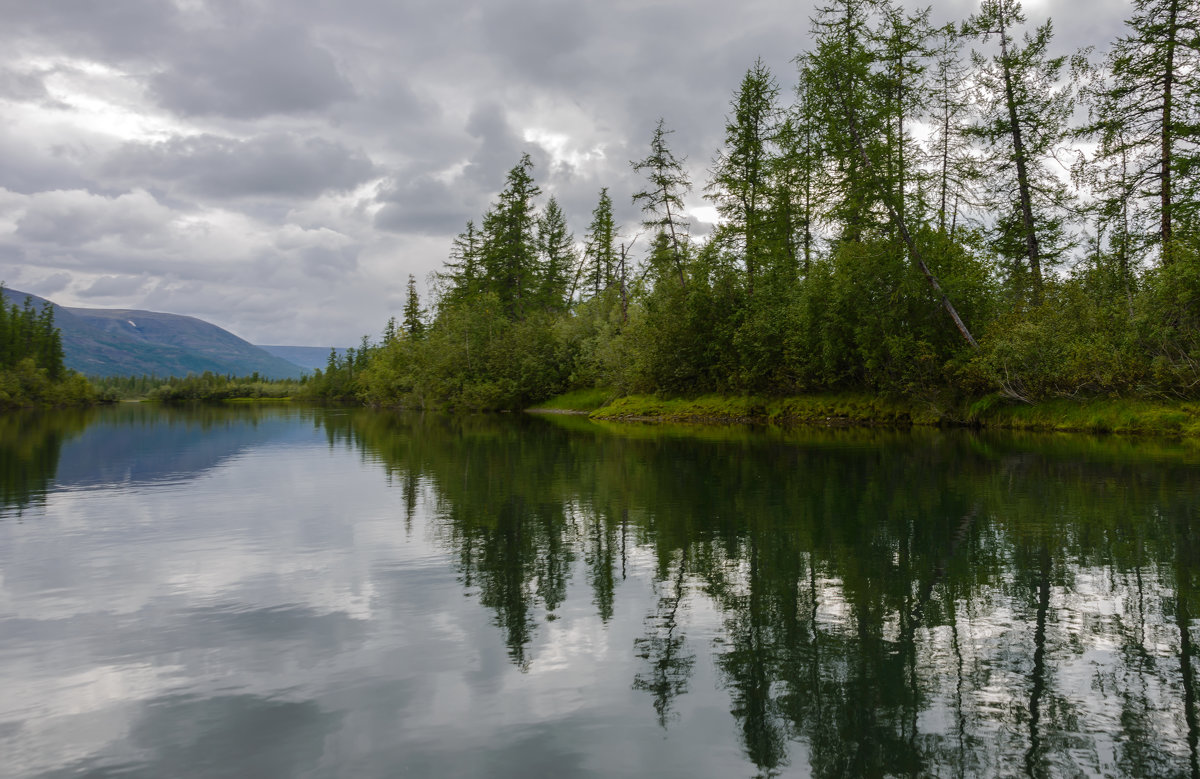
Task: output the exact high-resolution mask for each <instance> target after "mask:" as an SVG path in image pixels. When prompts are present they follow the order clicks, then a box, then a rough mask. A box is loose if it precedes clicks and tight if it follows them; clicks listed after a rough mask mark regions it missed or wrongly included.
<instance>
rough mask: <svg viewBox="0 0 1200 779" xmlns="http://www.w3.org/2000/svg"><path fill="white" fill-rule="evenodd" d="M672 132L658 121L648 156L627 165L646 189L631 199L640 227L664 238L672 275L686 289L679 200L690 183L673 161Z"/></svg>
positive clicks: (683, 224)
mask: <svg viewBox="0 0 1200 779" xmlns="http://www.w3.org/2000/svg"><path fill="white" fill-rule="evenodd" d="M672 132H674V130H668V129H666V122H665V121H664V120H662V119H659V120H658V125H657V126H655V128H654V134H653V135H652V136H651V138H650V153H649V154H648V155H646V157H644V158H643V159H641V160H637V161H633V162H630V163H629V164H630V165H632V166H633V169H634V170H635V171H636V172H638V173H642V174H644V175H645V177H646V185H647V186H646V189H643V190H642V191H640V192H637V193H635V194H634V196H633V202H634V204H635V205H640V206H641V208H642V213H644V214H646V218H645V219H644V220H643V221H642V225H643V226H644V227H647V228H649V229H651V230H653V231H655V232H662V233H664V234H665V235H666V236H667V239H668V242H669V245H670V250H671V261H672V264H673V265H674V269H675V274H676V276H677V277H678V279H679V284H680V286H686V285H687V280H686V277H685V275H684V261H685V258H686V256H687V241H688V227H689V225H688V222H687V220H686V219H684V217H683V214H684V205H683V198H684V196H685V195H686V194H687V193H688V192H689V191H691V188H692V182H691V180H690V179H689V178H688V175H687V172H686V171H684V169H683V160H680V159H677V158H676V157H675V154H674V153H673V152H672V151H671V147H670V146H669V145H668V144H667V136H668V135H670V134H671V133H672Z"/></svg>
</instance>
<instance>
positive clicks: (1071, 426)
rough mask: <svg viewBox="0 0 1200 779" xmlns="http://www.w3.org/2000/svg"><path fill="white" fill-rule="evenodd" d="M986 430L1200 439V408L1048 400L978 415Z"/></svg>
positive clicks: (993, 408) (1118, 401) (1177, 403)
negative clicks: (1118, 434) (1166, 436)
mask: <svg viewBox="0 0 1200 779" xmlns="http://www.w3.org/2000/svg"><path fill="white" fill-rule="evenodd" d="M977 421H978V423H979V424H981V425H982V426H984V427H989V428H1001V429H1010V430H1054V431H1063V432H1084V433H1120V434H1126V435H1169V436H1183V437H1189V438H1190V437H1200V405H1198V404H1196V403H1191V402H1183V401H1164V400H1126V399H1106V398H1101V399H1091V400H1084V401H1075V400H1047V401H1043V402H1041V403H1038V404H1036V405H1024V404H1020V405H1016V404H1011V405H1010V404H995V405H993V406H991V407H990V408H987V409H986V410H983V411H982V413H980V414H979V416H978V418H977Z"/></svg>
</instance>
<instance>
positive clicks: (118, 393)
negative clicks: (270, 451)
mask: <svg viewBox="0 0 1200 779" xmlns="http://www.w3.org/2000/svg"><path fill="white" fill-rule="evenodd" d="M90 380H91V382H92V384H93V385H94V386H95V387H96V389H97V390H98V391H99V393H100V396H101V397H102V398H104V399H105V400H108V401H118V400H157V401H164V402H178V401H193V400H200V401H209V400H240V399H259V400H261V399H283V398H296V397H301V396H303V393H304V385H305V383H306V381H307V379H306V378H305V377H302V378H300V379H267V378H264V377H262V376H260V375H259V374H258V373H252V374H251V375H249V376H230V375H223V374H217V373H213V372H212V371H205V372H204V373H201V374H190V375H188V376H183V377H179V376H167V377H160V376H93V377H91V379H90Z"/></svg>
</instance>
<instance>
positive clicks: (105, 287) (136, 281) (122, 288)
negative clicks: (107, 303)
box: [79, 276, 146, 298]
mask: <svg viewBox="0 0 1200 779" xmlns="http://www.w3.org/2000/svg"><path fill="white" fill-rule="evenodd" d="M145 285H146V279H145V278H144V277H142V276H101V277H100V278H98V279H96V280H95V281H93V282H92V284H91V286H89V287H88V288H87V289H84V290H81V291H80V293H79V295H80V297H85V298H92V297H116V296H123V297H124V296H130V295H135V294H137V293H138V292H139V291H140V290H141V289H142V287H144V286H145Z"/></svg>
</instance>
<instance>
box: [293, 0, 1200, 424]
mask: <svg viewBox="0 0 1200 779" xmlns="http://www.w3.org/2000/svg"><path fill="white" fill-rule="evenodd" d="M1172 9H1174V10H1173V11H1172ZM1195 11H1196V9H1195V3H1194V0H1138V1H1137V3H1135V11H1134V16H1133V18H1132V19H1131V21H1130V26H1131V30H1132V31H1133V32H1132V33H1131V35H1130V36H1128V37H1127V38H1122V39H1121V41H1119V42H1118V44H1117V45H1116V47H1115V48H1114V52H1113V54H1112V55H1111V57H1110V64H1111V69H1112V80H1111V83H1110V84H1108V85H1106V86H1104V85H1102V88H1101V87H1095V86H1093V84H1094V81H1095V80H1094V76H1095V72H1094V71H1092V70H1091V69H1090V68H1089V66H1088V65H1087V63H1086V62H1085V61H1084V57H1083V55H1082V54H1077V55H1075V56H1071V57H1068V56H1065V55H1062V54H1055V53H1053V52H1052V51H1051V48H1052V43H1053V36H1052V34H1051V33H1052V27H1051V25H1050V23H1049V22H1048V21H1047V22H1046V23H1044V24H1042V25H1040V26H1037V27H1033V28H1028V29H1027V28H1026V27H1025V24H1024V17H1023V14H1022V13H1021V9H1020V6H1019V4H1018V3H1016V2H1015V0H984V1H983V2H982V4H981V7H980V11H979V13H977V14H976V15H974V16H972V18H971V19H970V20H968V22H967V23H966V24H964V25H962V27H961V29H956V27H955V26H947V27H943V28H940V29H938V28H934V27H932V26H931V24H930V22H929V13H928V12H927V11H917V12H909V11H906V10H905V9H904V8H903V7H902V6H900V5H899V4H898V3H894V2H874V0H870V1H868V0H834V1H833V2H831V3H830V4H829V5H828V6H826V7H823V8H819V9H817V13H816V16H815V18H814V21H813V30H812V32H813V35H812V38H813V47H812V50H811V51H808V52H805V53H802V54H801V55H800V56H798V57H797V65H798V76H799V80H798V84H797V86H796V90H795V93H794V99H793V100H792V102H791V104H790V105H788V104H786V103H787V101H786V100H783V99H782V98H781V95H783V94H784V91H783V90H781V89H780V88H779V86H778V85H777V83H776V81H775V79H774V77H773V76H772V74H771V73H770V72H769V71H768V70H767V69H766V67H765V66H764V65H763V64H762V62H761V61H756V62H755V63H754V64H753V65H752V66H751V67H750V68H749V69H748V70H747V71H746V73H745V76H744V77H743V79H742V81H741V83H740V84H739V86H738V88H737V90H736V91H735V93H734V95H733V98H732V100H731V101H730V104H729V113H728V115H727V116H726V118H725V137H724V144H723V147H722V148H721V149H720V150H719V151H718V152H717V156H716V158H715V159H714V161H713V165H712V170H711V177H710V179H709V181H708V182H707V184H706V186H705V188H704V189H705V193H706V196H707V197H708V199H709V200H710V201H711V202H712V203H714V204H715V206H716V209H717V211H718V213H719V214H720V216H721V222H720V224H719V225H718V226H717V227H716V229H715V230H714V231H713V233H712V234H711V235H710V236H708V237H706V238H704V239H702V240H693V239H692V238H691V236H690V235H689V232H688V231H689V226H688V223H687V221H686V219H685V216H686V213H687V208H688V205H687V204H686V203H685V198H686V196H687V195H688V192H689V191H690V187H691V182H690V180H689V178H688V176H687V172H686V170H685V168H684V166H683V161H682V158H681V157H679V156H676V154H675V153H674V152H673V151H672V149H671V146H670V143H669V141H670V136H671V131H669V130H667V129H666V125H665V122H664V121H662V120H660V121H659V122H658V124H657V126H656V128H655V130H654V132H653V133H652V136H651V139H650V144H649V150H648V152H647V154H646V156H645V157H643V158H642V159H640V160H638V161H635V162H633V163H631V164H632V165H633V168H634V170H635V171H636V172H637V173H639V174H641V175H642V176H643V179H644V185H643V187H642V188H641V189H640V191H637V192H636V193H634V194H633V196H632V199H633V203H634V205H636V206H639V207H640V208H641V210H642V213H643V222H642V227H643V228H646V229H648V230H649V233H648V235H646V236H645V237H646V238H647V240H646V241H645V242H643V243H642V244H641V245H640V247H639V249H640V256H638V257H636V258H635V257H631V256H630V254H629V251H628V250H629V249H630V248H631V247H632V246H633V245H634V243H635V242H636V241H637V240H638V239H639V238H640V236H633V237H631V238H629V239H628V240H626V239H625V238H623V237H622V236H621V235H620V230H619V228H618V227H617V226H616V225H615V223H614V219H613V210H614V209H613V204H612V199H611V198H610V197H609V192H608V190H607V189H603V190H601V193H600V199H599V203H598V204H597V206H596V208H595V210H594V211H593V212H592V219H591V222H590V224H589V226H588V228H587V233H586V234H585V238H584V241H583V242H582V243H583V245H582V247H577V246H576V244H575V241H574V239H573V237H572V235H571V232H570V230H569V229H568V225H569V220H568V218H567V215H566V214H564V213H563V212H562V210H561V209H560V208H559V205H558V202H557V201H556V200H555V199H554V198H553V197H551V198H549V199H548V201H547V202H546V203H545V205H544V206H543V207H540V208H539V204H538V202H537V201H538V198H539V196H540V194H541V190H540V189H539V187H538V186H537V184H536V183H535V182H534V180H533V166H532V163H531V161H530V158H529V157H528V155H525V156H522V157H521V159H520V161H519V162H518V164H517V165H516V166H514V167H513V168H512V170H510V171H509V173H508V175H507V177H506V179H505V182H504V184H503V187H502V189H501V191H500V193H499V195H498V197H497V199H496V201H495V203H493V205H492V206H491V208H490V209H489V210H488V212H487V213H486V214H485V215H484V216H483V219H482V223H481V224H482V227H481V228H480V229H476V228H475V226H474V225H475V223H474V222H468V223H467V228H466V230H465V231H464V233H462V234H461V235H459V236H458V238H457V239H456V240H455V242H454V244H453V246H452V247H451V249H450V253H449V255H450V256H449V259H448V261H447V264H446V269H445V271H444V272H443V273H442V274H440V275H439V276H438V279H439V285H438V288H437V289H435V290H434V292H435V294H436V299H435V301H434V305H433V307H432V309H431V312H430V316H429V317H428V318H427V320H420V319H419V317H410V316H408V313H409V312H407V311H406V315H405V326H404V327H403V328H400V330H399V332H398V331H397V328H396V327H395V326H392V327H390V328H389V330H388V331H387V332H386V333H385V337H384V341H383V343H382V344H381V345H379V346H377V347H373V346H370V345H369V344H366V343H365V342H364V344H363V346H362V347H361V348H360V349H359V350H357V352H354V353H352V354H351V355H347V357H346V358H345V360H344V361H339V360H338V359H337V358H336V357H335V358H334V359H333V360H332V361H331V363H330V365H329V367H328V368H327V370H326V371H324V372H321V373H319V374H318V376H316V377H315V378H314V381H313V382H310V389H309V392H310V393H311V395H312V396H314V397H321V398H327V399H343V400H349V399H357V400H360V401H363V402H367V403H370V404H373V405H391V406H396V405H406V406H421V407H429V406H453V407H463V408H488V409H501V408H517V407H521V406H523V405H529V404H533V403H537V402H539V401H544V400H546V399H547V398H549V397H552V396H554V395H555V394H557V393H561V392H563V391H581V392H584V393H585V396H587V397H591V396H590V395H586V393H587V392H588V391H590V390H596V389H597V388H603V391H604V392H612V393H616V394H623V395H628V394H633V393H638V394H641V395H653V396H656V397H657V396H674V397H686V398H695V397H697V396H702V395H706V394H709V393H722V394H724V395H734V396H738V397H747V396H748V397H776V398H778V397H792V396H795V395H796V394H797V393H821V392H825V391H836V392H839V393H846V392H850V393H861V392H870V393H875V394H877V395H879V396H882V397H885V398H888V399H897V398H905V399H908V400H909V401H911V402H914V403H919V404H922V407H927V408H938V409H968V410H967V411H964V412H963V413H962V414H958V416H959V417H962V418H969V417H975V418H980V417H981V415H983V414H984V413H985V412H987V413H991V412H990V411H988V409H990V408H992V406H990V405H989V404H988V403H987V402H984V403H983V405H982V406H974V407H972V406H971V402H970V401H971V399H972V398H981V397H982V398H1005V399H1007V400H1010V401H1017V402H1020V401H1026V402H1040V401H1045V400H1049V399H1055V398H1083V397H1092V398H1095V397H1104V398H1113V397H1121V398H1130V397H1167V396H1171V397H1182V398H1193V397H1196V396H1197V395H1198V394H1200V262H1198V260H1197V246H1200V243H1198V242H1197V239H1196V232H1195V225H1194V224H1192V223H1191V222H1189V220H1188V219H1184V218H1181V216H1180V215H1181V214H1183V213H1184V212H1186V208H1184V206H1183V205H1182V203H1181V201H1179V200H1178V199H1176V200H1175V201H1173V203H1174V205H1172V206H1171V207H1172V208H1175V217H1172V218H1173V219H1174V221H1173V222H1172V224H1173V225H1174V227H1173V230H1174V232H1173V233H1172V234H1171V238H1170V240H1169V241H1165V242H1164V246H1165V247H1166V250H1165V251H1163V252H1161V253H1160V254H1161V258H1162V260H1163V262H1160V263H1159V265H1158V266H1157V267H1153V268H1150V267H1146V262H1147V259H1148V258H1149V257H1151V256H1152V255H1151V254H1150V253H1149V252H1148V251H1147V246H1148V245H1149V244H1150V243H1153V241H1150V242H1147V241H1141V242H1140V243H1139V242H1138V241H1135V240H1133V238H1132V234H1133V232H1134V231H1138V230H1140V231H1142V232H1145V228H1146V226H1147V225H1151V224H1153V223H1154V221H1155V220H1154V219H1151V214H1150V211H1151V210H1152V209H1151V208H1150V204H1151V201H1152V200H1153V197H1154V196H1155V195H1156V194H1157V193H1155V192H1153V191H1152V190H1153V187H1152V186H1150V184H1151V183H1152V182H1151V180H1152V179H1153V177H1154V175H1156V174H1155V173H1153V169H1154V166H1155V165H1156V164H1157V165H1158V168H1159V169H1165V167H1166V166H1165V164H1164V163H1163V162H1162V159H1160V158H1156V157H1155V156H1154V154H1156V153H1158V152H1156V151H1155V149H1157V148H1161V147H1162V143H1161V142H1162V140H1163V138H1164V137H1165V136H1164V135H1163V132H1164V131H1163V127H1166V128H1167V129H1168V130H1169V132H1170V133H1171V138H1170V140H1171V146H1170V149H1169V150H1168V152H1165V153H1167V154H1169V155H1170V163H1171V164H1172V165H1174V164H1175V163H1176V162H1178V163H1179V164H1178V165H1176V166H1175V167H1173V168H1172V170H1173V171H1174V173H1175V174H1176V182H1177V183H1178V184H1179V185H1180V186H1183V184H1186V183H1187V181H1189V180H1190V179H1187V178H1186V176H1185V173H1190V174H1191V175H1192V176H1193V178H1194V174H1195V170H1196V169H1200V166H1194V165H1191V163H1190V162H1188V160H1189V159H1190V157H1189V155H1190V154H1192V152H1194V149H1195V148H1196V141H1197V134H1196V129H1195V122H1191V121H1190V120H1189V121H1184V120H1183V119H1181V118H1180V117H1181V116H1183V115H1184V113H1186V112H1185V111H1184V109H1183V108H1180V107H1179V106H1181V105H1182V103H1179V102H1178V100H1183V98H1182V97H1180V96H1181V95H1191V94H1195V90H1194V86H1195V85H1194V84H1192V83H1191V81H1188V83H1187V84H1184V83H1183V82H1182V81H1181V82H1179V83H1180V85H1179V89H1178V91H1177V92H1176V93H1173V94H1175V98H1178V100H1177V103H1176V107H1177V108H1178V109H1179V110H1178V111H1177V112H1176V114H1174V116H1175V119H1174V120H1171V121H1170V122H1167V123H1166V124H1163V122H1165V121H1166V120H1165V119H1162V113H1161V110H1160V111H1159V113H1158V114H1155V112H1154V110H1152V109H1153V107H1154V106H1158V109H1162V108H1163V107H1164V105H1165V104H1164V102H1163V101H1164V100H1165V99H1166V96H1165V92H1164V93H1162V94H1160V95H1159V96H1158V97H1153V96H1152V97H1151V98H1147V100H1149V102H1145V101H1144V100H1142V99H1141V98H1140V97H1138V96H1136V95H1134V94H1133V93H1132V92H1130V89H1131V87H1130V85H1131V84H1141V85H1143V86H1145V85H1148V84H1149V85H1153V84H1155V83H1157V82H1155V80H1154V79H1155V77H1156V75H1155V74H1157V76H1163V77H1166V75H1168V74H1165V71H1164V69H1165V68H1168V60H1164V59H1163V55H1164V52H1165V49H1164V48H1163V47H1164V46H1171V45H1176V46H1179V47H1181V48H1179V53H1180V57H1182V58H1183V59H1181V60H1179V62H1180V63H1194V61H1195V56H1196V53H1195V51H1193V49H1194V46H1193V45H1192V44H1193V43H1194V42H1192V41H1191V39H1190V38H1188V39H1187V40H1186V41H1184V39H1183V38H1181V37H1179V35H1178V33H1179V32H1180V30H1182V29H1183V28H1182V27H1178V26H1177V27H1176V28H1171V29H1167V28H1164V27H1163V26H1162V25H1163V24H1166V22H1163V21H1162V19H1163V18H1165V17H1164V14H1168V12H1171V13H1175V12H1178V13H1177V14H1176V16H1175V17H1171V18H1174V19H1176V20H1177V21H1178V20H1179V19H1183V20H1184V22H1186V23H1187V24H1190V23H1191V22H1189V21H1188V20H1190V19H1192V18H1193V17H1194V15H1195ZM1180 14H1182V15H1180ZM1168 16H1169V14H1168ZM1154 20H1158V21H1154ZM1171 23H1172V24H1173V23H1174V22H1171ZM1156 25H1157V26H1156ZM1168 26H1169V25H1168ZM1171 30H1174V32H1172V31H1171ZM1172 35H1174V36H1175V37H1174V38H1171V36H1172ZM1164 36H1166V37H1165V38H1164ZM971 38H975V39H977V40H978V41H979V42H980V43H981V44H983V45H986V46H987V47H988V53H987V54H982V53H977V54H975V55H974V56H973V58H971V59H970V60H967V59H965V58H964V57H963V48H964V42H965V41H966V40H968V39H971ZM1171 41H1174V43H1171ZM1139 47H1140V48H1139ZM1189 47H1190V48H1189ZM1185 49H1186V51H1185ZM1172 62H1173V61H1172ZM1172 67H1173V66H1172ZM1194 72H1195V69H1194V67H1193V66H1192V64H1186V66H1185V65H1182V64H1181V65H1180V66H1179V68H1177V70H1176V71H1175V72H1174V73H1175V76H1178V77H1179V78H1180V79H1184V80H1187V79H1191V80H1193V81H1194V78H1193V76H1194ZM1068 76H1070V78H1068ZM1172 77H1174V76H1172ZM1185 77H1186V78H1185ZM1076 78H1077V79H1081V80H1082V84H1083V86H1086V87H1087V89H1081V88H1078V87H1079V86H1080V85H1077V84H1071V83H1068V82H1069V81H1071V80H1072V79H1076ZM1163 89H1165V84H1164V85H1163ZM1080 97H1083V98H1086V99H1089V100H1091V101H1092V105H1091V106H1090V108H1091V109H1092V114H1093V120H1092V123H1091V124H1090V125H1089V126H1088V127H1086V128H1082V130H1081V131H1078V132H1077V131H1076V130H1074V129H1073V128H1072V127H1071V125H1070V123H1071V121H1072V119H1073V118H1074V116H1075V115H1076V114H1077V113H1078V112H1077V111H1076V110H1075V109H1076V107H1077V100H1078V99H1079V98H1080ZM1175 98H1172V99H1175ZM1139 101H1140V102H1139ZM1155 101H1157V102H1155ZM1189 110H1190V109H1189ZM1181 112H1184V113H1181ZM1154 116H1159V117H1160V119H1159V120H1155V121H1159V124H1158V125H1155V124H1154V121H1151V119H1153V117H1154ZM1189 116H1190V114H1189ZM1192 118H1194V117H1192ZM1130 122H1140V124H1138V125H1137V127H1136V128H1134V127H1131V126H1126V125H1127V124H1128V123H1130ZM1147 122H1148V123H1147ZM921 126H925V127H928V128H929V129H930V130H931V132H928V133H922V132H916V131H915V130H916V128H918V127H921ZM1156 128H1157V129H1156ZM1135 130H1136V132H1135ZM1083 131H1086V133H1090V134H1091V135H1092V136H1093V137H1096V138H1098V139H1099V141H1100V145H1099V152H1098V156H1097V162H1098V163H1099V164H1092V163H1091V161H1088V164H1081V163H1080V162H1079V159H1080V157H1081V155H1084V154H1085V152H1086V151H1087V150H1086V149H1085V148H1072V147H1071V146H1070V143H1071V141H1072V140H1076V139H1078V138H1081V137H1083V134H1081V133H1082V132H1083ZM1122 133H1125V134H1124V135H1122ZM1135 136H1136V137H1135ZM1122 139H1124V140H1122ZM1152 141H1153V142H1152ZM1122 144H1124V145H1122ZM1192 156H1194V155H1192ZM1118 161H1119V163H1120V165H1119V166H1118ZM1189 165H1191V167H1189ZM1064 166H1069V167H1070V168H1071V169H1072V172H1073V173H1074V174H1075V181H1076V183H1078V184H1081V185H1086V186H1089V187H1091V188H1092V190H1091V192H1090V193H1085V195H1084V197H1083V198H1082V199H1083V200H1086V199H1087V198H1088V197H1091V196H1094V200H1093V202H1094V204H1095V206H1094V208H1090V209H1079V208H1076V207H1075V206H1076V201H1075V193H1074V192H1072V191H1070V190H1069V188H1068V187H1067V186H1066V184H1065V182H1064V177H1063V176H1062V175H1061V174H1062V171H1063V170H1064ZM1121 166H1123V167H1121ZM1160 184H1161V186H1162V187H1166V185H1167V183H1166V182H1165V181H1162V180H1161V179H1160ZM1175 191H1178V192H1181V193H1182V192H1184V191H1185V190H1184V189H1178V190H1172V192H1175ZM1160 199H1161V198H1160ZM1088 219H1090V220H1091V222H1090V223H1089V222H1087V221H1086V220H1088ZM1079 236H1086V238H1087V240H1086V250H1085V249H1081V248H1080V247H1081V246H1083V245H1084V244H1083V243H1080V242H1079V241H1078V240H1077V238H1078V237H1079ZM580 248H582V251H581V252H580V251H579V249H580ZM1167 259H1171V260H1172V261H1171V262H1166V260H1167ZM410 301H415V292H413V293H412V294H410ZM412 305H415V303H413V304H412ZM947 314H949V316H947ZM416 321H420V322H421V326H420V327H411V326H409V324H410V322H416ZM997 408H999V406H997Z"/></svg>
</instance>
